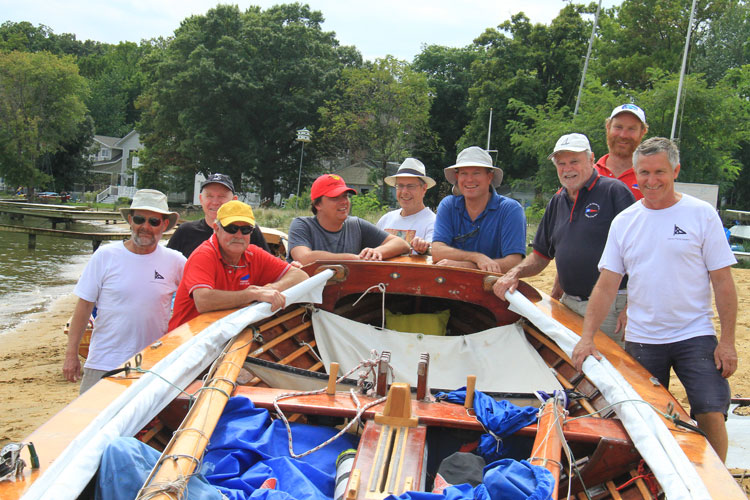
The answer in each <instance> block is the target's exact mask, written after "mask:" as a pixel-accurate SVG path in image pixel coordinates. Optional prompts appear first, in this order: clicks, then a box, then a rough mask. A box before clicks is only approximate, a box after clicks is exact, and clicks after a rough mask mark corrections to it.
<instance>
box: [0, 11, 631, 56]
mask: <svg viewBox="0 0 750 500" xmlns="http://www.w3.org/2000/svg"><path fill="white" fill-rule="evenodd" d="M217 3H221V2H218V1H217V0H69V1H67V2H63V1H60V0H20V1H19V0H0V20H2V22H6V21H13V22H20V21H28V22H30V23H31V24H33V25H35V26H37V25H39V24H44V25H45V26H48V27H49V28H51V29H52V31H53V32H54V33H56V34H62V33H73V34H75V35H76V37H77V38H78V40H88V39H91V40H96V41H99V42H105V43H111V44H116V43H118V42H121V41H132V42H140V41H141V40H142V39H149V38H156V37H159V36H162V37H168V36H171V35H172V34H173V33H174V30H175V29H177V28H178V27H179V25H180V22H181V21H182V20H183V19H185V18H186V17H189V16H191V15H194V14H198V15H202V14H205V13H206V12H207V11H208V10H209V9H211V8H212V7H214V6H215V5H217ZM224 3H230V4H237V5H239V7H240V9H241V10H245V9H247V7H248V6H250V5H260V6H261V7H262V8H264V9H265V8H268V7H270V6H272V5H275V4H279V3H285V2H283V1H279V0H276V1H272V0H254V1H240V2H230V1H226V2H224ZM286 3H292V0H287V2H286ZM305 3H307V4H308V5H310V7H311V8H313V9H314V10H319V11H321V12H322V13H323V17H324V18H325V19H326V21H325V23H324V24H323V29H324V30H325V31H334V32H335V33H336V37H337V39H338V40H339V42H340V43H341V44H342V45H354V46H356V47H357V49H359V51H360V52H361V53H362V56H363V57H364V58H365V59H369V60H373V59H375V58H378V57H383V56H385V55H388V54H390V55H393V56H395V57H397V58H399V59H404V60H407V61H411V60H412V59H413V58H414V56H415V55H416V54H418V53H419V52H420V51H421V50H422V46H423V45H425V44H427V45H432V44H436V45H445V46H448V47H464V46H466V45H469V44H470V43H471V42H472V41H473V40H474V38H476V37H477V36H479V35H480V34H481V33H482V32H484V30H485V29H486V28H490V27H495V26H497V25H498V24H500V23H501V22H503V21H505V20H508V19H510V17H511V16H512V15H513V14H516V13H518V12H524V13H525V14H526V16H527V17H528V18H529V19H531V21H532V22H535V23H537V22H538V23H543V24H549V22H550V21H551V20H552V19H553V18H555V17H556V16H557V14H558V13H559V11H560V9H561V8H563V7H564V5H565V2H563V0H368V1H364V0H308V1H307V2H305ZM579 3H587V2H584V1H582V0H579ZM619 3H621V0H602V7H603V8H608V7H612V6H614V5H617V4H619Z"/></svg>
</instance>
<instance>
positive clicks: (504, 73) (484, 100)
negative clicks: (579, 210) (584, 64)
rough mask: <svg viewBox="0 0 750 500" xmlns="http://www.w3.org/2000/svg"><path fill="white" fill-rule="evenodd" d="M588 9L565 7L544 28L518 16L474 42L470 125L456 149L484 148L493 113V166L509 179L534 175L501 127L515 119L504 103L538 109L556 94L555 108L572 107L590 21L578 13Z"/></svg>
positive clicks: (532, 163)
mask: <svg viewBox="0 0 750 500" xmlns="http://www.w3.org/2000/svg"><path fill="white" fill-rule="evenodd" d="M592 7H593V6H589V7H584V6H581V5H575V4H569V5H566V6H565V7H563V8H562V10H561V11H560V13H559V15H558V16H557V17H556V18H555V19H554V20H553V21H552V23H551V24H550V25H549V26H545V25H542V24H532V23H531V22H530V21H529V19H528V18H527V17H526V16H525V15H524V14H523V13H519V14H516V15H514V16H512V17H511V20H510V21H506V22H504V23H502V24H501V25H500V26H498V29H487V30H486V31H485V32H484V33H483V34H482V35H481V36H480V37H479V38H477V40H476V41H475V43H476V44H477V45H479V47H480V48H481V49H483V50H484V51H485V53H486V54H485V56H484V57H483V58H481V59H479V60H477V61H476V62H475V63H474V65H473V66H472V76H473V78H474V85H473V86H472V87H471V88H470V89H469V112H470V113H471V115H472V120H471V121H470V122H469V124H468V126H467V127H466V129H465V133H464V135H463V137H462V138H461V140H460V141H459V149H463V148H464V147H467V146H471V145H484V144H485V143H486V141H487V129H488V121H489V117H490V108H492V110H493V112H492V137H491V140H490V145H491V148H492V149H497V150H498V153H497V159H498V160H497V163H498V166H501V167H502V168H503V169H504V171H505V175H506V176H507V177H508V178H526V177H528V176H529V174H530V173H531V172H534V171H536V170H537V167H538V164H537V163H536V161H535V160H532V159H531V158H529V157H525V156H519V155H517V154H516V152H515V151H514V149H513V148H512V147H511V142H510V137H509V132H508V130H507V129H506V127H505V124H506V123H507V122H509V121H511V120H516V119H518V116H517V115H516V113H515V111H516V109H514V108H513V107H511V106H510V104H509V103H510V102H511V99H513V100H515V101H517V102H520V103H524V104H526V105H528V106H532V107H533V106H537V105H542V104H543V103H544V102H545V100H546V99H547V96H548V94H549V93H550V91H552V90H555V89H559V96H558V98H559V103H560V105H565V106H570V105H571V104H572V103H573V100H574V99H575V94H576V88H577V83H578V81H579V79H580V73H579V72H578V71H579V68H580V61H581V60H582V58H583V57H584V56H585V53H586V44H587V41H588V37H589V35H590V31H591V28H590V22H588V21H585V20H584V19H583V17H582V16H581V14H582V13H585V12H590V11H591V8H592Z"/></svg>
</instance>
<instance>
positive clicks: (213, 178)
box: [201, 174, 234, 193]
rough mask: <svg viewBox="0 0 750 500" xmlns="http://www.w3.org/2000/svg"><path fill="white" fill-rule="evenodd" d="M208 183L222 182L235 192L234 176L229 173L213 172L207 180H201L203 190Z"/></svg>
mask: <svg viewBox="0 0 750 500" xmlns="http://www.w3.org/2000/svg"><path fill="white" fill-rule="evenodd" d="M208 184H221V185H222V186H224V187H227V188H229V190H230V191H232V193H234V183H233V182H232V178H231V177H229V176H228V175H224V174H211V175H209V176H208V177H206V180H205V181H203V182H201V191H203V188H204V187H206V185H208Z"/></svg>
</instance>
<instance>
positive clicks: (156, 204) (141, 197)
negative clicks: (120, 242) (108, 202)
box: [120, 189, 178, 231]
mask: <svg viewBox="0 0 750 500" xmlns="http://www.w3.org/2000/svg"><path fill="white" fill-rule="evenodd" d="M132 210H149V211H151V212H156V213H158V214H164V215H168V216H169V225H167V229H165V231H169V230H170V229H172V228H173V227H174V225H175V224H177V215H178V214H177V212H170V211H169V206H168V205H167V195H165V194H164V193H162V192H161V191H157V190H156V189H139V190H138V191H136V192H135V195H134V196H133V202H132V203H131V204H130V208H121V209H120V215H122V218H123V219H125V222H128V215H130V212H131V211H132Z"/></svg>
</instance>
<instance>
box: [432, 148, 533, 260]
mask: <svg viewBox="0 0 750 500" xmlns="http://www.w3.org/2000/svg"><path fill="white" fill-rule="evenodd" d="M443 172H444V174H445V178H446V179H447V180H448V182H450V183H451V184H453V187H454V192H455V191H456V189H458V191H459V194H455V195H452V196H446V197H445V198H443V201H441V202H440V205H439V206H438V210H437V217H436V218H435V232H434V233H433V236H432V260H433V262H435V263H436V264H437V265H444V266H459V267H469V268H474V269H481V270H483V271H491V272H496V273H497V272H505V271H507V270H508V269H510V268H511V267H513V266H515V265H516V264H518V263H519V262H521V259H523V256H524V255H526V216H525V215H524V213H523V208H522V207H521V204H520V203H518V202H517V201H516V200H513V199H511V198H506V197H505V196H500V195H499V194H497V193H496V192H495V188H496V187H498V186H500V184H501V183H502V181H503V171H502V170H501V169H500V168H498V167H495V166H494V165H493V164H492V158H491V157H490V155H489V153H487V152H486V151H485V150H484V149H482V148H480V147H478V146H471V147H468V148H466V149H464V150H463V151H461V152H460V153H459V154H458V158H457V159H456V164H455V165H451V166H450V167H447V168H446V169H444V170H443Z"/></svg>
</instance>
